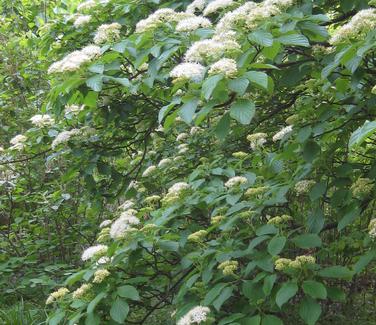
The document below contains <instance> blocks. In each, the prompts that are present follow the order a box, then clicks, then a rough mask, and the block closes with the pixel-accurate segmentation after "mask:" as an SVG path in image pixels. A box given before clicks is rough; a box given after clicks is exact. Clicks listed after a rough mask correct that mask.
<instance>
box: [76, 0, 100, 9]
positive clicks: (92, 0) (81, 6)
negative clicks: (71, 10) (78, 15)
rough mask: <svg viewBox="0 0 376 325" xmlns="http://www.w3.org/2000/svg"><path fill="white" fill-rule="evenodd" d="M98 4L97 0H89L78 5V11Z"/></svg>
mask: <svg viewBox="0 0 376 325" xmlns="http://www.w3.org/2000/svg"><path fill="white" fill-rule="evenodd" d="M97 5H98V2H97V1H95V0H87V1H85V2H83V3H80V4H79V5H78V6H77V11H85V10H90V9H92V8H95V7H96V6H97Z"/></svg>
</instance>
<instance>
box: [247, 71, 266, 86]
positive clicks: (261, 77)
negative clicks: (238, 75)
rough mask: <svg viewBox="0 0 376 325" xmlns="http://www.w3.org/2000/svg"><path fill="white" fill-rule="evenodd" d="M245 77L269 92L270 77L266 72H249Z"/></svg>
mask: <svg viewBox="0 0 376 325" xmlns="http://www.w3.org/2000/svg"><path fill="white" fill-rule="evenodd" d="M244 77H246V78H248V79H249V81H250V82H253V83H255V84H256V85H258V86H260V87H262V88H264V89H266V90H268V75H267V74H266V73H265V72H260V71H248V72H246V73H245V74H244Z"/></svg>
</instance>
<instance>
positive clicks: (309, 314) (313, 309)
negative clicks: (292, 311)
mask: <svg viewBox="0 0 376 325" xmlns="http://www.w3.org/2000/svg"><path fill="white" fill-rule="evenodd" d="M299 315H300V317H301V318H302V319H303V320H304V321H305V323H306V324H307V325H314V324H316V322H317V321H318V319H319V318H320V315H321V306H320V304H319V303H318V302H317V301H315V300H314V299H312V298H310V297H305V298H304V299H303V300H302V301H301V302H300V305H299Z"/></svg>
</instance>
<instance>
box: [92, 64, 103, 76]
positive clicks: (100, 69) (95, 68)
mask: <svg viewBox="0 0 376 325" xmlns="http://www.w3.org/2000/svg"><path fill="white" fill-rule="evenodd" d="M88 70H89V71H90V72H94V73H99V74H102V73H103V71H104V64H103V63H95V64H92V65H91V66H90V67H88Z"/></svg>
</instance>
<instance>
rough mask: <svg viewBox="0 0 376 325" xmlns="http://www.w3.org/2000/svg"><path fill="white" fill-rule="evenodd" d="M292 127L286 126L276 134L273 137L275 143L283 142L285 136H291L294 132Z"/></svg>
mask: <svg viewBox="0 0 376 325" xmlns="http://www.w3.org/2000/svg"><path fill="white" fill-rule="evenodd" d="M292 127H293V126H292V125H289V126H286V127H284V128H282V129H281V130H280V131H278V132H277V133H276V134H274V136H273V141H274V142H277V141H279V140H282V139H283V138H284V137H285V136H287V135H288V134H290V133H291V132H292Z"/></svg>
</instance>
